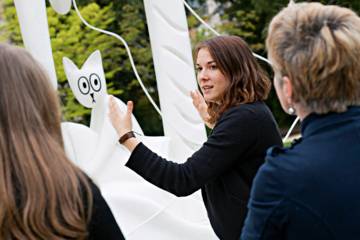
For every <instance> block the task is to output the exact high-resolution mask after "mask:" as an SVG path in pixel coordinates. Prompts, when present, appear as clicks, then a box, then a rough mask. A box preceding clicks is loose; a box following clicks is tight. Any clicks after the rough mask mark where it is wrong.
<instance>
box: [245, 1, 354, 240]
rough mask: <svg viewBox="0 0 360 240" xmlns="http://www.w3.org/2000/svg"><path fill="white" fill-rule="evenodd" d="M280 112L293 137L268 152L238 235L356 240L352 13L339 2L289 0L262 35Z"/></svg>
mask: <svg viewBox="0 0 360 240" xmlns="http://www.w3.org/2000/svg"><path fill="white" fill-rule="evenodd" d="M266 45H267V48H268V56H269V59H270V61H271V62H272V65H273V68H274V72H275V78H274V85H275V89H276V93H277V95H278V98H279V100H280V102H281V105H282V107H283V109H284V110H285V111H286V112H288V113H289V114H293V115H294V114H296V115H297V116H298V117H299V118H300V119H301V121H302V124H301V135H302V137H301V139H298V140H297V141H296V142H294V143H293V144H292V146H291V147H290V148H273V149H272V150H269V151H268V154H267V156H266V163H265V164H264V165H263V166H262V167H261V168H260V170H259V172H258V173H257V175H256V178H255V180H254V184H253V189H252V191H251V199H250V202H249V213H248V216H247V219H246V222H245V227H244V229H243V233H242V237H241V239H244V240H260V239H261V240H266V239H269V240H270V239H276V240H285V239H287V240H303V239H306V240H322V239H326V240H328V239H346V240H355V239H359V236H360V228H359V218H360V204H359V200H360V191H359V185H360V174H359V173H360V62H359V56H360V17H359V16H358V15H356V13H355V12H353V11H351V10H350V9H347V8H342V7H339V6H331V5H328V6H326V5H322V4H321V3H314V2H312V3H309V2H303V3H291V4H290V5H289V6H288V7H286V8H284V9H283V10H281V11H280V12H279V13H278V14H277V15H276V16H275V17H274V18H273V19H272V21H271V23H270V26H269V33H268V36H267V40H266Z"/></svg>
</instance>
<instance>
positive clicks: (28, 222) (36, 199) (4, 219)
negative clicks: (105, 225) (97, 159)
mask: <svg viewBox="0 0 360 240" xmlns="http://www.w3.org/2000/svg"><path fill="white" fill-rule="evenodd" d="M84 201H85V202H86V208H85V207H84ZM91 206H92V194H91V189H90V186H89V182H88V179H87V178H86V177H85V175H84V174H83V173H82V172H81V171H80V170H79V169H78V168H77V167H75V166H74V165H73V164H72V163H71V162H70V161H69V160H68V159H67V157H66V156H65V152H64V149H63V141H62V135H61V129H60V107H59V102H58V98H57V96H56V94H55V90H54V89H53V88H52V86H51V84H50V81H49V79H48V77H47V76H46V75H45V74H44V71H43V70H42V69H41V67H40V66H39V64H38V63H36V61H35V60H34V59H33V58H32V57H31V56H30V54H29V53H27V52H26V51H25V50H23V49H21V48H17V47H12V46H10V45H7V44H0V239H52V240H54V239H85V238H86V237H87V225H88V221H89V219H90V215H91V209H92V207H91Z"/></svg>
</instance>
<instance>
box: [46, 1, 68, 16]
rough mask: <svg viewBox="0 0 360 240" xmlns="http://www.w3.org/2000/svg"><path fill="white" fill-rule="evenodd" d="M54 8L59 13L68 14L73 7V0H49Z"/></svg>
mask: <svg viewBox="0 0 360 240" xmlns="http://www.w3.org/2000/svg"><path fill="white" fill-rule="evenodd" d="M49 1H50V4H51V6H52V8H53V9H54V10H55V11H56V12H57V13H59V14H67V13H68V12H69V11H70V8H71V0H49Z"/></svg>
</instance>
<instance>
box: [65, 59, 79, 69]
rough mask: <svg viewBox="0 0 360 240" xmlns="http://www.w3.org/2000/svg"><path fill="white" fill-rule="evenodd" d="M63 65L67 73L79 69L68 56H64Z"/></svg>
mask: <svg viewBox="0 0 360 240" xmlns="http://www.w3.org/2000/svg"><path fill="white" fill-rule="evenodd" d="M63 65H64V70H65V73H68V72H74V71H78V70H79V69H78V67H77V66H76V65H75V64H74V63H73V61H71V60H70V59H69V58H67V57H63Z"/></svg>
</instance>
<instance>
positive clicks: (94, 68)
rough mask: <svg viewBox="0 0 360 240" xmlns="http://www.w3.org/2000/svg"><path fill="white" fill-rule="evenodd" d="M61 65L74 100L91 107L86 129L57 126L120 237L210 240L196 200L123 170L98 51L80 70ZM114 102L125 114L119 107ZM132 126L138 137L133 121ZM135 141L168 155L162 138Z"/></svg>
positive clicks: (126, 155)
mask: <svg viewBox="0 0 360 240" xmlns="http://www.w3.org/2000/svg"><path fill="white" fill-rule="evenodd" d="M63 64H64V70H65V73H66V76H67V78H68V81H69V84H70V87H71V89H72V91H73V93H74V95H75V97H76V99H77V100H78V101H79V102H80V103H81V104H82V105H84V106H85V107H88V108H92V112H91V122H90V128H87V127H85V126H83V125H80V124H74V123H63V124H62V129H63V133H64V139H65V148H66V151H67V155H68V156H70V157H72V160H73V161H74V162H75V163H76V164H77V165H78V166H79V167H80V168H82V169H83V170H84V171H86V172H87V174H89V175H90V176H91V177H92V178H93V179H94V180H95V181H96V182H97V184H98V185H99V186H100V189H101V191H102V193H103V195H104V197H105V199H106V200H107V202H108V204H109V205H110V208H111V209H112V211H113V213H114V215H115V218H116V220H117V222H118V223H119V225H120V226H121V228H122V230H123V232H124V234H125V236H126V237H127V238H128V239H144V238H147V237H149V236H151V238H154V239H198V238H201V239H202V238H204V239H211V236H212V235H213V233H212V230H211V228H210V226H209V224H208V220H207V216H206V212H205V209H204V207H203V203H202V202H201V201H200V200H199V199H198V198H196V197H188V198H186V199H178V198H176V197H174V196H173V195H171V194H169V193H167V192H165V191H163V190H161V189H159V188H157V187H155V186H153V185H151V184H150V183H147V182H146V181H145V180H144V179H142V178H141V177H139V176H138V175H137V174H136V173H134V172H132V171H131V170H130V169H127V168H126V167H124V166H123V165H124V164H125V163H126V161H127V160H128V158H129V153H128V151H127V150H126V149H125V148H124V147H123V146H121V145H120V144H118V143H117V139H118V136H117V135H116V132H115V130H114V128H113V127H112V126H111V123H110V121H109V119H108V116H107V109H108V106H107V104H108V95H107V92H106V81H105V74H104V71H103V67H102V61H101V55H100V51H95V52H94V53H92V54H91V55H90V56H89V58H88V59H87V60H86V62H85V63H84V64H83V66H82V67H81V68H80V69H79V68H78V67H77V66H76V65H75V64H74V63H73V62H72V61H71V60H70V59H68V58H64V59H63ZM118 103H119V105H120V107H121V108H123V109H126V106H125V104H124V103H123V102H121V101H120V100H118ZM133 126H134V130H135V131H136V132H139V133H142V130H141V128H140V126H139V124H138V122H137V121H136V119H135V118H134V116H133ZM140 138H142V141H143V142H144V144H145V145H147V146H148V147H149V148H150V149H152V150H153V151H155V152H157V153H159V154H160V155H162V156H163V157H167V156H168V140H169V139H168V138H167V137H140ZM189 213H190V214H189ZM169 224H171V227H169ZM164 226H167V227H164ZM175 233H176V234H175Z"/></svg>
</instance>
